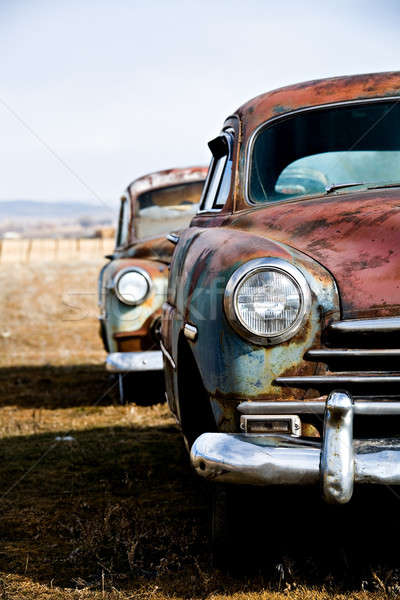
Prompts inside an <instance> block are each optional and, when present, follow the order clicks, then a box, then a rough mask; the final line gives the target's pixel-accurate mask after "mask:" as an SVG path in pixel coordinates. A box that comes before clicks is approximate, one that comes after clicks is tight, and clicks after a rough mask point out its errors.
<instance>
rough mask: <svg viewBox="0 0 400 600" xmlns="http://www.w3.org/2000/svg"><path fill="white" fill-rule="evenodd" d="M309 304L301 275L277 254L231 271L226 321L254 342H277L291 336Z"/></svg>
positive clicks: (301, 320) (305, 313)
mask: <svg viewBox="0 0 400 600" xmlns="http://www.w3.org/2000/svg"><path fill="white" fill-rule="evenodd" d="M310 306H311V294H310V289H309V287H308V284H307V281H306V279H305V277H304V275H303V274H302V273H301V271H300V270H299V269H297V268H296V267H294V266H293V265H291V264H290V263H288V262H286V261H284V260H282V259H279V258H271V259H266V258H265V259H263V258H261V259H254V260H251V261H249V262H248V263H245V264H244V265H242V266H241V267H240V268H239V269H237V271H235V272H234V273H233V275H232V276H231V278H230V280H229V281H228V284H227V287H226V291H225V312H226V315H227V317H228V319H229V321H230V322H231V324H232V326H233V327H234V328H235V329H236V330H237V331H238V333H240V334H242V335H243V336H244V337H246V338H247V339H248V340H249V341H252V342H255V343H256V344H278V343H280V342H283V341H285V340H288V339H290V338H291V337H293V336H294V335H295V334H296V333H297V331H298V330H299V329H300V327H301V325H302V324H303V323H304V320H305V317H306V316H307V315H308V313H309V310H310Z"/></svg>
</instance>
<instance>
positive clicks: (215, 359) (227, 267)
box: [165, 227, 339, 430]
mask: <svg viewBox="0 0 400 600" xmlns="http://www.w3.org/2000/svg"><path fill="white" fill-rule="evenodd" d="M263 256H275V257H280V258H282V259H284V260H287V261H288V262H290V263H293V264H296V265H297V267H298V268H299V269H301V270H302V272H303V274H304V275H305V277H306V279H307V282H308V284H309V286H310V290H311V294H312V306H311V313H310V315H309V318H308V320H307V322H306V323H305V325H304V327H303V329H302V330H301V332H299V333H298V334H297V335H296V336H294V337H293V338H291V339H290V340H288V341H287V342H284V343H282V344H279V345H277V346H275V347H262V346H261V347H260V346H256V345H254V344H251V343H249V342H248V340H246V339H244V338H242V337H240V336H239V335H237V334H235V333H234V331H233V329H232V327H231V325H230V324H229V323H228V321H227V319H226V317H225V314H224V311H223V295H224V291H225V286H226V283H227V281H228V279H229V278H230V276H231V275H232V273H233V271H234V270H235V269H236V268H237V267H239V266H240V265H241V264H243V263H245V262H247V261H248V260H251V259H253V258H258V257H263ZM170 288H172V291H171V290H170V300H171V304H173V305H175V306H176V315H175V318H174V323H173V324H172V328H173V332H174V333H172V334H171V335H167V336H165V337H166V338H167V340H168V338H171V336H172V337H173V338H174V337H175V336H176V335H177V332H176V329H175V327H176V319H177V316H178V315H179V318H180V317H182V319H183V320H184V322H190V323H191V324H192V325H194V326H195V327H197V329H198V331H199V336H198V340H197V342H196V344H194V345H193V347H192V350H193V354H194V356H195V359H196V362H197V365H198V367H199V369H200V372H201V375H202V379H203V383H204V386H205V388H206V389H207V391H208V392H209V394H210V396H212V398H213V401H215V402H217V403H218V402H219V403H221V418H223V419H224V420H225V425H226V426H227V427H229V428H231V427H233V423H232V421H231V417H232V414H233V412H232V411H233V409H234V405H235V402H236V403H237V402H238V401H240V400H241V399H251V400H260V399H271V400H274V399H279V398H282V397H286V398H287V399H289V398H291V397H296V398H299V397H304V392H299V390H297V391H296V390H286V391H285V390H284V391H282V388H280V387H278V386H275V385H274V384H273V381H274V379H275V378H276V377H278V376H279V375H283V374H289V373H296V374H297V373H299V372H300V373H302V374H303V375H306V374H309V375H311V374H315V373H316V372H318V365H313V364H310V362H309V361H306V360H304V359H303V355H304V352H305V350H306V349H308V348H310V347H311V346H314V345H318V344H319V336H320V329H321V322H322V323H323V322H325V321H327V320H330V319H332V318H338V316H339V300H338V297H337V292H336V288H335V285H334V282H333V280H332V278H331V276H330V274H329V273H328V272H326V271H325V270H324V269H323V268H322V267H321V266H320V265H318V264H317V263H315V262H314V261H312V260H310V259H309V258H308V257H307V256H304V255H302V254H300V253H298V252H296V251H295V250H293V249H291V248H289V247H287V246H284V245H282V244H276V243H274V242H272V241H271V240H268V239H265V238H264V237H262V236H260V235H253V234H251V233H250V232H241V231H237V230H236V231H233V230H231V229H228V228H224V227H221V228H218V229H217V230H214V229H211V230H207V229H198V228H190V229H189V230H186V231H185V232H183V233H182V235H181V239H180V242H179V244H178V246H177V247H176V252H175V254H174V260H173V263H172V265H171V276H170ZM167 343H168V341H167ZM229 411H230V416H229V418H228V415H227V412H229ZM227 419H228V421H229V425H228V421H227ZM228 430H229V429H228ZM231 430H232V429H231Z"/></svg>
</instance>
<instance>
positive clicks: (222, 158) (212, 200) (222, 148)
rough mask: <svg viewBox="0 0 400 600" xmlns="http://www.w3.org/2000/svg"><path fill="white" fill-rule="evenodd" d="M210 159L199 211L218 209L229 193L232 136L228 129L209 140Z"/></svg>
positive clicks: (221, 206)
mask: <svg viewBox="0 0 400 600" xmlns="http://www.w3.org/2000/svg"><path fill="white" fill-rule="evenodd" d="M208 145H209V148H210V150H211V152H212V159H211V163H210V167H209V169H208V175H207V179H206V182H205V184H204V190H203V194H202V197H201V201H200V212H203V211H207V212H209V211H219V210H221V208H223V206H224V204H225V202H226V200H227V198H228V194H229V189H230V183H231V175H232V146H233V136H232V133H231V132H230V131H229V132H228V131H224V133H223V134H222V135H220V136H218V137H217V138H215V139H214V140H211V142H209V144H208Z"/></svg>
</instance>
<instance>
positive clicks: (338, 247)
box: [225, 189, 400, 319]
mask: <svg viewBox="0 0 400 600" xmlns="http://www.w3.org/2000/svg"><path fill="white" fill-rule="evenodd" d="M225 226H226V227H233V228H234V229H238V230H240V231H243V230H244V231H249V232H252V233H253V234H254V235H264V236H266V237H267V238H268V239H270V240H274V241H277V242H281V243H285V244H289V245H290V246H292V247H293V248H296V249H298V250H299V251H301V252H304V253H305V254H307V255H308V256H310V257H312V258H314V259H315V260H317V261H318V262H319V263H321V264H323V265H324V266H325V267H326V268H327V269H328V270H329V271H330V272H331V273H333V274H334V276H335V279H336V282H337V284H338V287H339V291H340V297H341V302H342V310H343V312H342V315H343V318H344V319H351V318H365V317H371V316H374V317H386V316H388V317H390V316H392V315H393V316H395V315H398V314H399V312H400V285H399V283H398V277H399V275H398V274H399V269H400V244H399V230H400V189H390V190H379V191H378V190H369V191H363V192H351V193H350V192H349V193H346V194H342V195H338V196H329V197H325V196H324V197H322V198H321V197H317V198H312V199H301V198H297V199H296V200H292V201H286V202H284V203H280V204H279V205H274V204H268V205H265V206H263V207H262V208H257V209H253V210H251V211H248V212H247V211H246V212H244V213H239V214H236V215H233V216H232V217H231V218H229V219H227V220H226V222H225ZM378 281H379V285H377V283H376V282H378Z"/></svg>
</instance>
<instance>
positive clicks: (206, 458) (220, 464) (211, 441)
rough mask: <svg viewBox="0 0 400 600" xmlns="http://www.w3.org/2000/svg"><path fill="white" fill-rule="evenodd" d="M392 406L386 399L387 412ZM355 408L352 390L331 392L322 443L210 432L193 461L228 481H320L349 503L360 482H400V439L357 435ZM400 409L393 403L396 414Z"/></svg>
mask: <svg viewBox="0 0 400 600" xmlns="http://www.w3.org/2000/svg"><path fill="white" fill-rule="evenodd" d="M374 404H378V403H374ZM389 406H390V403H385V414H388V413H390V409H389V408H388V407H389ZM355 407H357V404H355V403H354V402H353V400H352V398H351V397H350V395H348V394H347V393H345V392H332V393H331V394H330V396H329V398H328V400H327V402H326V405H325V413H324V435H323V438H322V441H321V442H319V441H317V442H315V441H307V440H306V439H304V438H303V439H301V438H296V437H293V436H290V435H272V434H262V435H258V434H236V433H204V434H203V435H201V436H200V437H198V438H197V440H196V441H195V442H194V444H193V446H192V450H191V461H192V464H193V466H194V468H195V469H196V471H197V472H198V473H199V475H202V476H203V477H205V478H207V479H211V480H213V481H218V482H222V483H236V484H247V485H261V486H263V485H264V486H265V485H310V484H311V485H315V484H319V483H320V485H321V490H322V496H323V498H324V499H325V500H326V502H328V503H331V504H334V503H338V504H344V503H346V502H348V501H349V500H350V499H351V496H352V493H353V485H354V483H375V484H386V485H398V484H400V438H395V439H369V440H354V439H353V415H354V412H358V410H355ZM398 409H399V407H398V403H393V409H392V410H393V414H398ZM374 410H375V411H376V407H374ZM364 411H365V407H364V410H363V411H362V412H363V414H365V412H364ZM373 414H376V412H375V413H373Z"/></svg>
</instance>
